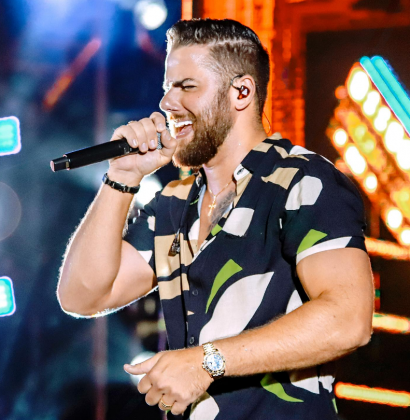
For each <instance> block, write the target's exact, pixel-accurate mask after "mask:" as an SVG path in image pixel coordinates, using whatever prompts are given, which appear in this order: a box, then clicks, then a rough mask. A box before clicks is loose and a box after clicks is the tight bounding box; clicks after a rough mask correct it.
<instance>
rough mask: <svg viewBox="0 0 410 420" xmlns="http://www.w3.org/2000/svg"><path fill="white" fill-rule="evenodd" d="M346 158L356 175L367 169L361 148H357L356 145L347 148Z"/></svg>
mask: <svg viewBox="0 0 410 420" xmlns="http://www.w3.org/2000/svg"><path fill="white" fill-rule="evenodd" d="M345 160H346V163H347V164H348V165H349V167H350V169H351V170H352V171H353V173H355V174H356V175H362V174H363V172H364V171H365V170H366V167H367V164H366V160H365V159H364V158H363V156H362V155H361V154H360V152H359V150H357V147H356V146H353V145H352V146H349V147H348V148H347V149H346V152H345Z"/></svg>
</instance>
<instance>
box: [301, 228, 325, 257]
mask: <svg viewBox="0 0 410 420" xmlns="http://www.w3.org/2000/svg"><path fill="white" fill-rule="evenodd" d="M326 236H327V233H323V232H320V231H318V230H315V229H310V230H309V232H308V233H307V235H306V236H305V237H304V238H303V239H302V242H301V243H300V245H299V248H298V250H297V252H296V254H300V253H301V252H302V251H305V250H306V249H308V248H310V247H311V246H313V245H314V244H315V243H316V242H319V241H320V240H321V239H323V238H324V237H326Z"/></svg>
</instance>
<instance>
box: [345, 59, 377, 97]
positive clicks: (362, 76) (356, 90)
mask: <svg viewBox="0 0 410 420" xmlns="http://www.w3.org/2000/svg"><path fill="white" fill-rule="evenodd" d="M370 86H371V85H370V79H369V77H368V76H367V74H366V73H365V72H364V71H363V70H361V69H360V67H356V68H355V69H354V70H353V71H352V73H351V76H350V79H349V81H348V83H347V89H348V91H349V95H350V96H351V97H352V98H353V99H354V100H355V101H362V100H363V99H364V98H365V97H366V95H367V92H369V89H370Z"/></svg>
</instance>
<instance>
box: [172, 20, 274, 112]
mask: <svg viewBox="0 0 410 420" xmlns="http://www.w3.org/2000/svg"><path fill="white" fill-rule="evenodd" d="M167 41H168V45H167V52H168V53H169V52H170V51H171V49H172V48H178V47H182V46H191V45H209V47H210V48H209V51H210V57H211V58H212V59H213V61H212V62H210V63H209V65H210V68H211V70H213V71H215V72H216V73H217V74H219V75H220V76H222V77H223V76H225V77H226V79H227V80H226V82H228V83H229V82H230V81H231V79H232V78H233V77H235V76H238V75H240V76H242V75H246V74H248V75H250V76H252V77H253V78H254V80H255V83H256V87H257V91H256V93H257V96H258V108H257V109H258V111H259V116H262V112H263V107H264V105H265V101H266V97H267V92H268V83H269V71H270V66H269V54H268V53H267V51H266V50H265V48H264V47H263V46H262V43H261V41H260V39H259V38H258V36H257V35H256V33H255V32H254V31H253V30H252V29H250V28H248V27H247V26H245V25H242V24H241V23H239V22H237V21H235V20H232V19H221V20H219V19H208V18H207V19H192V20H180V21H178V22H177V23H175V24H174V25H173V26H172V27H171V28H170V29H168V31H167Z"/></svg>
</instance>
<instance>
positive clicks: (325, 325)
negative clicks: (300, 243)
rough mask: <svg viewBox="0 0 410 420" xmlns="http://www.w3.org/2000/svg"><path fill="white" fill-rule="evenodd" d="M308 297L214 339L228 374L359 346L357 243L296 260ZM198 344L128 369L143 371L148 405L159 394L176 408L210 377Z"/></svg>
mask: <svg viewBox="0 0 410 420" xmlns="http://www.w3.org/2000/svg"><path fill="white" fill-rule="evenodd" d="M297 272H298V276H299V278H300V280H301V282H302V284H303V287H304V288H305V290H306V292H307V294H308V295H309V297H310V299H311V300H310V301H309V302H307V303H305V304H304V305H302V306H301V307H299V308H298V309H296V310H294V311H293V312H290V313H289V314H287V315H284V316H283V317H282V318H279V319H277V320H274V321H272V322H271V323H270V324H268V325H265V326H263V327H260V328H258V329H254V330H251V331H245V332H243V333H241V334H239V335H238V336H235V337H230V338H226V339H223V340H218V341H215V342H214V344H215V347H217V348H218V349H219V350H220V351H221V352H222V354H223V355H224V356H225V359H226V373H225V374H226V375H227V376H239V375H252V374H257V373H265V372H277V371H285V370H292V369H302V368H306V367H309V366H315V365H318V364H322V363H325V362H327V361H330V360H333V359H336V358H338V357H341V356H343V355H344V354H347V353H349V352H351V351H353V350H354V349H356V348H357V347H359V346H362V345H365V344H366V343H367V342H368V341H369V339H370V335H371V331H372V327H371V324H372V314H373V298H374V295H373V282H372V274H371V269H370V264H369V258H368V256H367V254H366V253H365V252H364V251H362V250H360V249H353V248H345V249H337V250H329V251H324V252H321V253H317V254H314V255H311V256H309V257H306V258H305V259H303V260H302V261H301V262H300V263H299V264H298V266H297ZM202 360H203V349H202V347H201V346H199V347H193V348H189V349H184V350H176V351H170V352H162V353H157V354H156V355H155V356H154V357H152V358H151V359H149V360H147V361H145V362H143V363H140V364H138V365H134V366H130V365H125V369H126V371H127V372H129V373H131V374H134V375H139V374H143V373H146V375H145V377H144V378H143V379H142V380H141V381H140V383H139V385H138V389H139V391H140V392H142V393H144V394H145V393H146V397H145V399H146V401H147V403H148V404H150V405H153V404H158V402H159V400H160V399H161V398H163V400H164V401H166V402H167V404H172V403H173V402H174V405H173V408H172V412H173V413H174V414H180V413H182V412H183V411H184V410H185V409H186V407H187V406H188V405H189V404H191V403H192V402H193V401H195V400H196V399H197V398H198V397H199V396H200V395H202V394H203V393H204V392H205V391H206V390H207V389H208V387H209V385H210V383H211V382H212V379H210V377H209V375H208V374H207V373H206V372H205V370H204V369H202V366H201V363H202Z"/></svg>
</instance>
